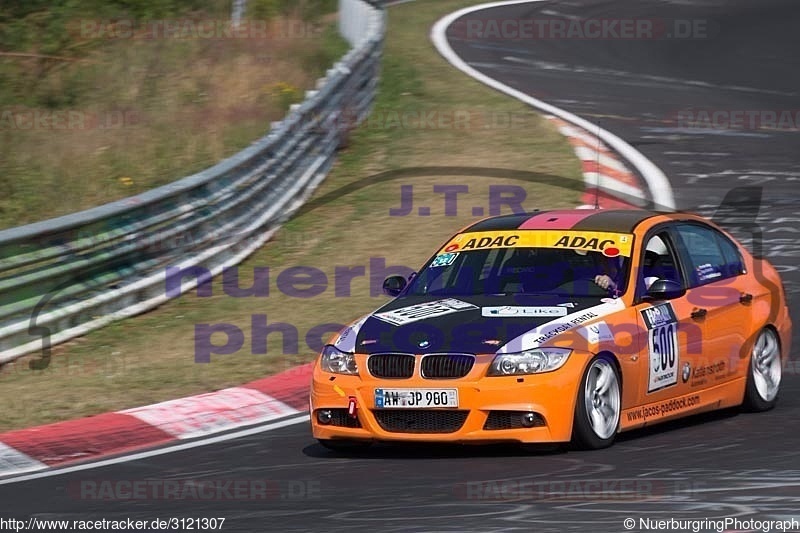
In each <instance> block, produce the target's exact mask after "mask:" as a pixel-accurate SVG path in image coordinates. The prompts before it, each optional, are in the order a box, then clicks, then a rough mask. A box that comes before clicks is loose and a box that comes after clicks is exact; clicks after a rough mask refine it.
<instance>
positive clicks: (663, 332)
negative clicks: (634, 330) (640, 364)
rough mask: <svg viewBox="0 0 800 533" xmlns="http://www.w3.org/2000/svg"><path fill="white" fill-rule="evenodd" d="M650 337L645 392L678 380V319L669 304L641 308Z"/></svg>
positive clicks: (672, 383)
mask: <svg viewBox="0 0 800 533" xmlns="http://www.w3.org/2000/svg"><path fill="white" fill-rule="evenodd" d="M642 318H643V319H644V322H645V325H646V326H647V330H648V333H649V337H650V342H649V345H650V379H649V381H648V383H647V392H654V391H657V390H659V389H663V388H664V387H669V386H671V385H675V384H676V383H677V382H678V362H679V360H680V354H679V353H678V320H677V318H676V317H675V313H674V311H673V310H672V305H671V304H668V303H666V304H661V305H657V306H655V307H648V308H647V309H643V310H642Z"/></svg>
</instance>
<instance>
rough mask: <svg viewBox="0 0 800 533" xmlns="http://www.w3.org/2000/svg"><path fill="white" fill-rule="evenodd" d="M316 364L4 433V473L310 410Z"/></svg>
mask: <svg viewBox="0 0 800 533" xmlns="http://www.w3.org/2000/svg"><path fill="white" fill-rule="evenodd" d="M310 382H311V364H310V363H309V364H305V365H301V366H298V367H295V368H291V369H289V370H287V371H285V372H282V373H280V374H276V375H274V376H269V377H266V378H263V379H259V380H257V381H253V382H251V383H247V384H245V385H241V386H238V387H232V388H229V389H222V390H219V391H216V392H210V393H206V394H199V395H197V396H189V397H186V398H179V399H177V400H169V401H166V402H161V403H157V404H154V405H148V406H144V407H137V408H134V409H126V410H124V411H117V412H114V413H103V414H100V415H97V416H90V417H86V418H80V419H77V420H68V421H65V422H57V423H55V424H48V425H45V426H39V427H33V428H27V429H20V430H15V431H9V432H7V433H2V434H0V476H10V475H18V474H26V473H30V472H36V471H39V470H44V469H47V468H52V467H56V466H62V465H67V464H69V463H75V462H79V461H81V462H82V461H87V460H94V459H99V458H101V457H106V456H110V455H118V454H127V453H131V452H134V451H137V450H143V449H145V448H152V447H154V446H163V445H169V444H171V443H174V442H177V441H181V440H188V439H195V438H198V437H204V436H208V435H212V434H218V433H221V432H226V431H231V430H234V429H238V428H242V427H245V426H252V425H254V424H262V423H265V422H270V421H273V420H279V419H283V418H286V417H289V416H292V415H297V414H300V413H303V412H305V411H307V410H308V394H307V392H308V386H309V384H310Z"/></svg>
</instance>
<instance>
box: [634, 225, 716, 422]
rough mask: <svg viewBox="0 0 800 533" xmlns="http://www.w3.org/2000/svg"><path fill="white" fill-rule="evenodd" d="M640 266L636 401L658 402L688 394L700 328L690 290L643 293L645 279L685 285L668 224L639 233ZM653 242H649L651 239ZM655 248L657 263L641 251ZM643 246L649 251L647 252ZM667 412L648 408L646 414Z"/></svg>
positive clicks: (699, 356)
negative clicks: (665, 295)
mask: <svg viewBox="0 0 800 533" xmlns="http://www.w3.org/2000/svg"><path fill="white" fill-rule="evenodd" d="M643 242H644V246H642V250H641V256H640V258H639V265H640V267H639V268H638V269H637V272H636V273H635V275H636V278H637V281H636V282H637V293H636V299H635V301H634V302H635V308H636V311H637V313H636V314H637V320H638V328H637V331H638V333H637V335H638V343H639V346H640V354H639V355H640V365H641V369H642V372H641V375H642V378H641V379H642V380H643V381H644V384H643V386H641V387H640V389H639V390H640V398H639V404H640V405H645V404H650V403H654V402H662V401H664V400H667V399H669V398H674V397H675V396H680V395H683V394H688V393H690V392H691V391H692V389H691V387H690V386H689V380H690V377H691V375H690V374H691V369H692V368H695V367H696V365H697V364H698V361H699V360H701V359H702V357H703V356H702V344H703V330H702V324H701V323H700V322H699V319H698V317H697V314H696V306H695V305H694V304H693V303H692V301H691V291H687V292H686V293H685V294H683V295H682V296H678V297H675V298H671V299H669V300H655V299H652V298H650V297H649V296H648V295H647V285H646V283H645V280H646V279H650V280H652V278H658V279H667V280H670V281H674V282H676V283H678V284H680V286H681V287H684V288H685V287H687V280H686V279H685V275H684V269H683V268H682V265H681V262H680V257H681V256H680V254H679V252H678V249H677V246H676V244H675V241H674V236H673V235H672V234H671V233H670V231H669V225H662V226H658V227H656V228H654V229H653V230H652V231H651V232H649V233H648V234H647V235H646V236H645V239H644V241H643ZM654 243H655V245H654ZM655 249H657V253H656V254H655V255H658V257H659V260H658V263H659V264H658V265H657V267H656V266H654V265H647V264H646V263H645V259H646V255H651V254H654V253H655ZM648 252H649V254H648ZM671 414H673V413H671V412H664V413H656V412H651V413H650V416H649V417H650V418H663V417H664V416H669V415H671Z"/></svg>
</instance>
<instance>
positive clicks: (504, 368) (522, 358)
mask: <svg viewBox="0 0 800 533" xmlns="http://www.w3.org/2000/svg"><path fill="white" fill-rule="evenodd" d="M571 353H572V350H570V349H568V348H536V349H535V350H526V351H524V352H519V353H504V354H500V355H497V356H496V357H495V358H494V361H492V366H490V367H489V375H490V376H518V375H520V374H539V373H541V372H551V371H553V370H556V369H558V368H561V367H562V366H564V363H566V362H567V358H568V357H569V354H571Z"/></svg>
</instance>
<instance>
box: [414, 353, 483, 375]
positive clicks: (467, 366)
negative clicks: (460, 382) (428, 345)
mask: <svg viewBox="0 0 800 533" xmlns="http://www.w3.org/2000/svg"><path fill="white" fill-rule="evenodd" d="M474 364H475V356H474V355H469V354H459V353H437V354H432V355H426V356H425V357H423V358H422V377H424V378H427V379H455V378H463V377H464V376H466V375H467V374H469V371H470V370H472V365H474Z"/></svg>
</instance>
